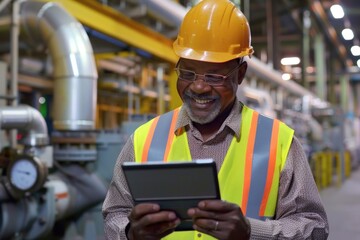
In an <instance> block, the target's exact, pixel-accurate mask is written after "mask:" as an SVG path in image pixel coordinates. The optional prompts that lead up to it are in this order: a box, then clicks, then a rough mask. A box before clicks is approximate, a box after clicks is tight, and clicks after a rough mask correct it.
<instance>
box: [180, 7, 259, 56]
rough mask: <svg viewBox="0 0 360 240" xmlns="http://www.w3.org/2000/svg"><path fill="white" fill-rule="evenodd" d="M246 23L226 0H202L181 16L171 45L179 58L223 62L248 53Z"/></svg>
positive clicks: (250, 51)
mask: <svg viewBox="0 0 360 240" xmlns="http://www.w3.org/2000/svg"><path fill="white" fill-rule="evenodd" d="M250 44H251V35H250V27H249V23H248V21H247V19H246V17H245V16H244V14H243V13H242V12H241V11H240V10H239V9H238V8H237V7H236V6H235V5H234V4H233V3H232V2H230V1H229V0H203V1H201V2H200V3H198V4H197V5H195V6H194V7H193V8H191V9H190V10H189V12H188V13H187V14H186V15H185V18H184V20H183V22H182V24H181V27H180V30H179V34H178V37H177V39H176V40H175V42H174V43H173V48H174V51H175V53H176V55H178V56H179V57H181V58H187V59H193V60H198V61H206V62H226V61H229V60H231V59H235V58H239V57H244V56H247V55H248V56H251V55H252V54H253V52H254V50H253V48H252V46H250Z"/></svg>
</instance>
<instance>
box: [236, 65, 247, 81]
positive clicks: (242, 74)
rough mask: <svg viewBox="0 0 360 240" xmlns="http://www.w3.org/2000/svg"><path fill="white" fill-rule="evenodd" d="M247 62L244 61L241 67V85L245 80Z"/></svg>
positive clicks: (239, 78) (239, 75)
mask: <svg viewBox="0 0 360 240" xmlns="http://www.w3.org/2000/svg"><path fill="white" fill-rule="evenodd" d="M247 66H248V65H247V62H245V61H244V62H242V63H241V65H240V67H239V74H238V84H239V85H240V84H241V83H242V81H243V80H244V77H245V74H246V70H247Z"/></svg>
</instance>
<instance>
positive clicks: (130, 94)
mask: <svg viewBox="0 0 360 240" xmlns="http://www.w3.org/2000/svg"><path fill="white" fill-rule="evenodd" d="M128 80H129V86H130V89H132V88H133V87H134V82H133V79H132V77H129V79H128ZM133 113H134V93H133V92H132V91H131V90H130V91H128V120H129V121H131V118H132V115H133Z"/></svg>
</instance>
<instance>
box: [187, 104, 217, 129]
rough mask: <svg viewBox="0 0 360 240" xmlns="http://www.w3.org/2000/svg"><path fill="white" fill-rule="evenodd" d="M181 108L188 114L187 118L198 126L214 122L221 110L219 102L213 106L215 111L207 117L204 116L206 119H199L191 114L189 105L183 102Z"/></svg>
mask: <svg viewBox="0 0 360 240" xmlns="http://www.w3.org/2000/svg"><path fill="white" fill-rule="evenodd" d="M183 107H184V109H185V111H186V113H187V114H188V116H189V118H190V119H191V121H193V122H196V123H199V124H206V123H210V122H212V121H214V119H215V118H216V117H217V116H218V115H219V113H220V109H221V106H220V102H218V104H216V106H215V109H214V110H213V111H211V112H210V113H209V114H208V115H206V117H199V116H197V115H196V114H194V113H193V111H192V109H191V108H190V107H189V105H188V104H187V103H186V102H184V104H183Z"/></svg>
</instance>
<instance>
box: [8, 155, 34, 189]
mask: <svg viewBox="0 0 360 240" xmlns="http://www.w3.org/2000/svg"><path fill="white" fill-rule="evenodd" d="M10 176H11V178H10V181H11V183H12V184H13V185H14V186H15V187H16V188H18V189H20V190H23V191H26V190H29V189H30V188H32V187H33V186H34V185H35V183H36V180H37V178H38V171H37V169H36V166H35V165H34V163H32V162H31V161H29V160H28V159H19V160H17V161H16V162H15V163H14V165H13V167H12V168H11V173H10Z"/></svg>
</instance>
